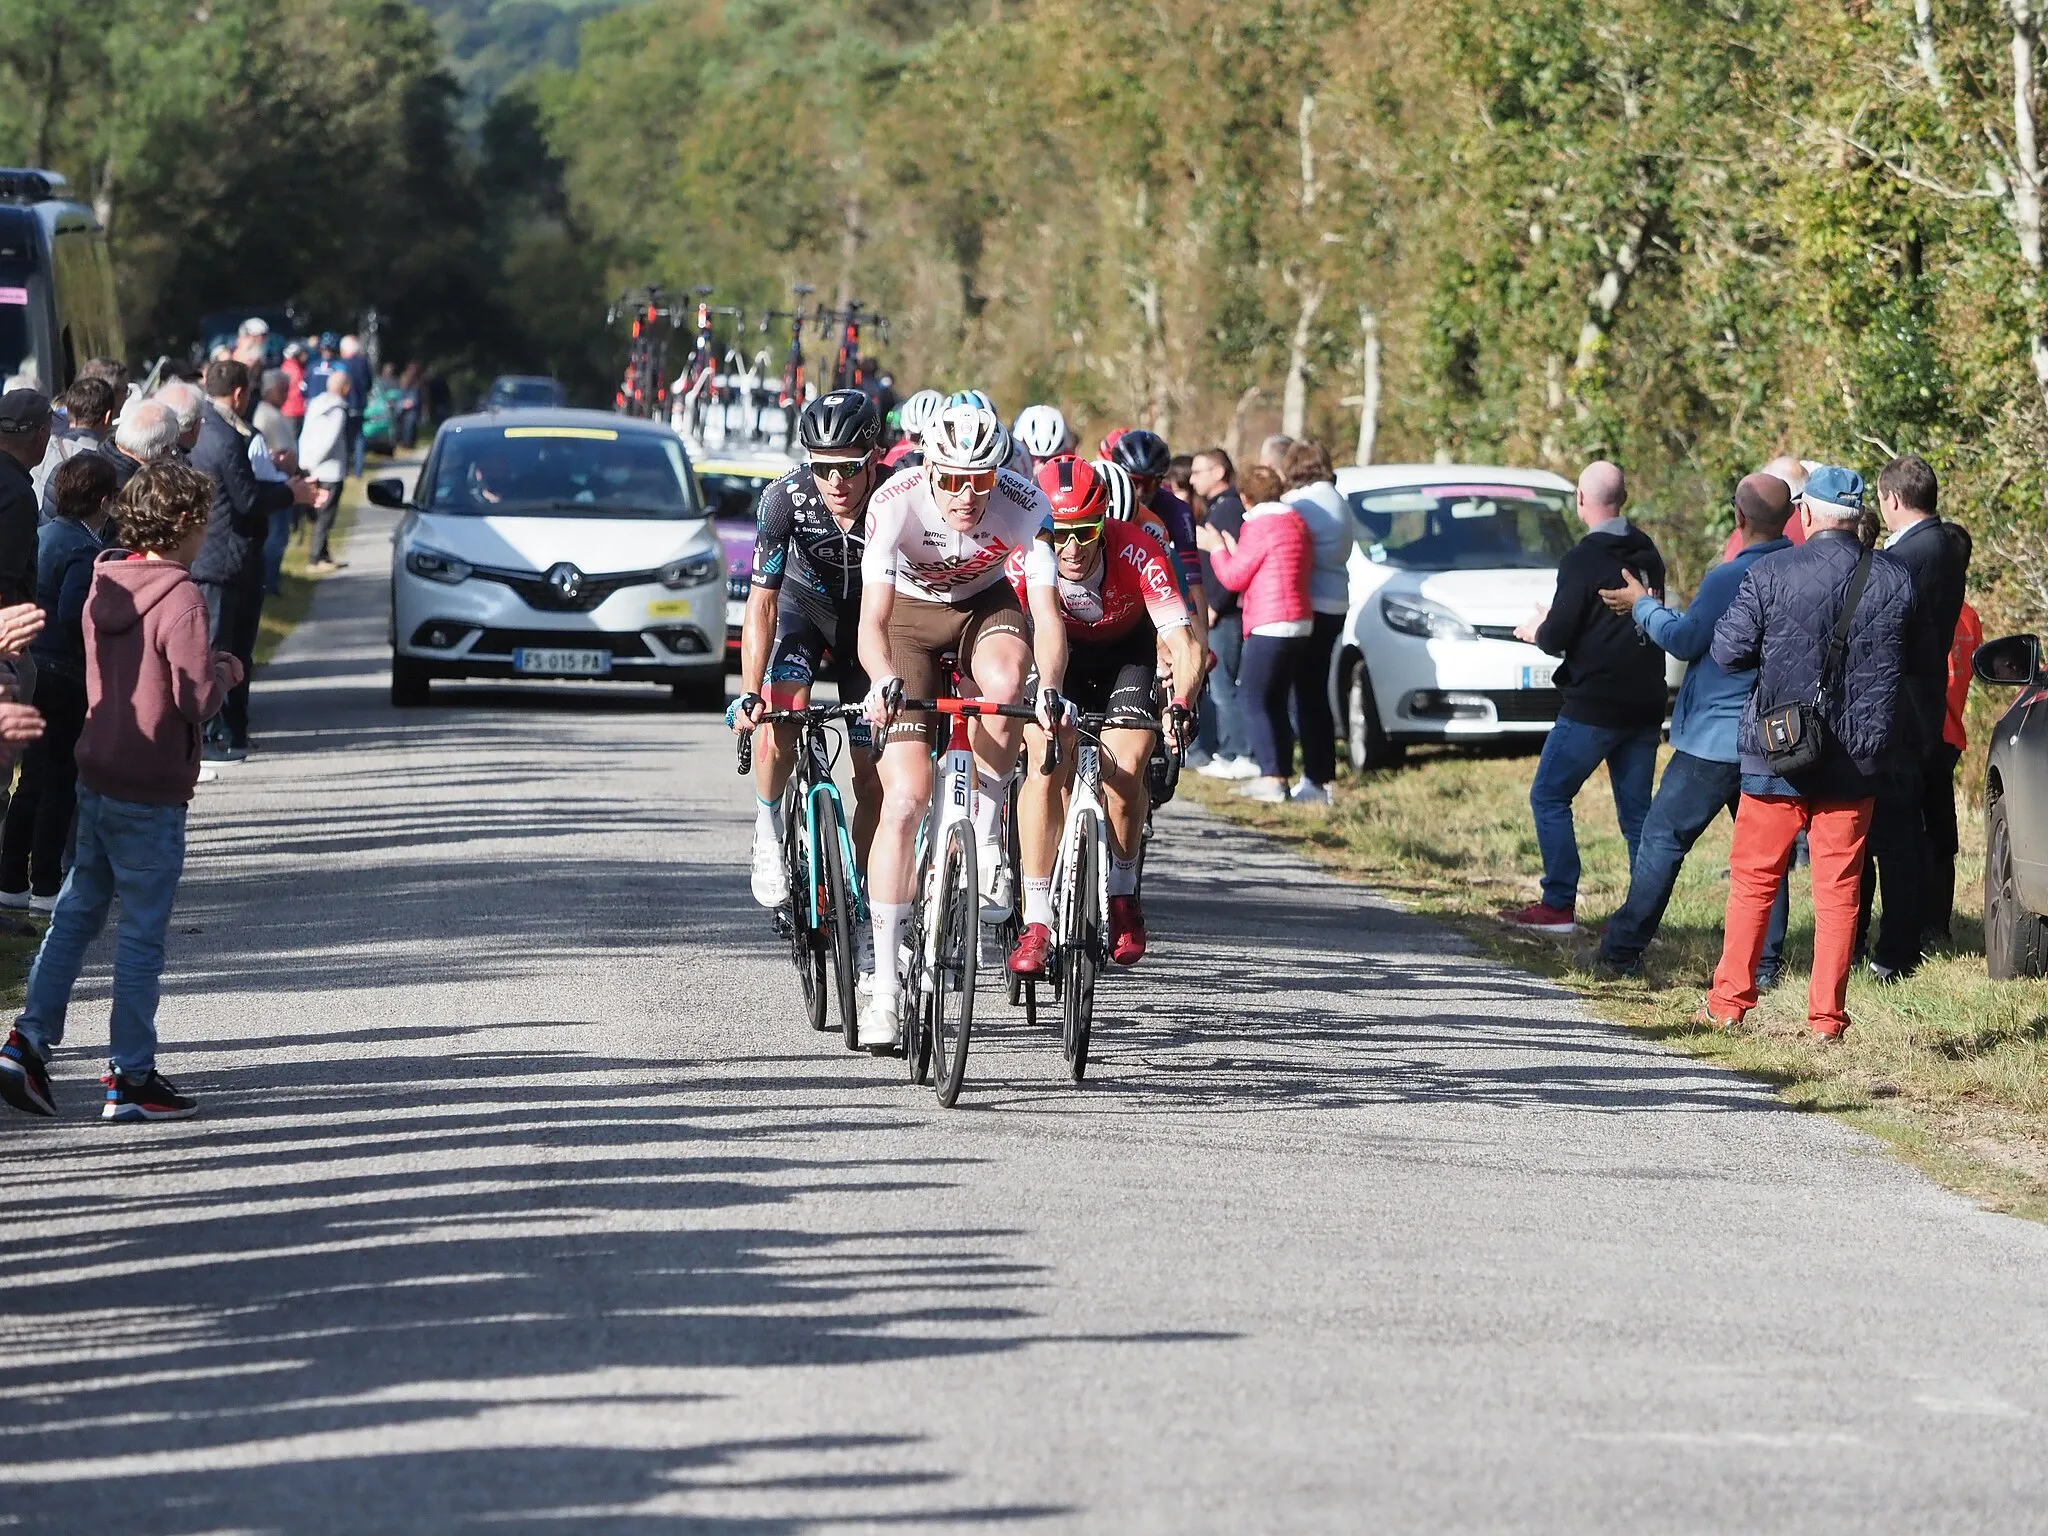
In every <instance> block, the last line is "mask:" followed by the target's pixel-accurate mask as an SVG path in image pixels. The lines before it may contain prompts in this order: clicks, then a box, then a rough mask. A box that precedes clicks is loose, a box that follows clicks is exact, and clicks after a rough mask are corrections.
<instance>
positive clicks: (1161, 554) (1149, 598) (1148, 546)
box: [1132, 533, 1189, 631]
mask: <svg viewBox="0 0 2048 1536" xmlns="http://www.w3.org/2000/svg"><path fill="white" fill-rule="evenodd" d="M1132 545H1133V547H1134V548H1135V549H1136V550H1137V551H1138V553H1139V556H1140V559H1139V561H1138V562H1137V574H1138V592H1139V595H1140V596H1141V597H1143V598H1144V600H1145V612H1146V613H1148V614H1149V615H1151V618H1152V627H1153V628H1154V629H1156V630H1160V631H1165V630H1169V629H1178V628H1179V627H1180V626H1181V625H1183V624H1186V623H1188V622H1189V620H1188V605H1187V603H1186V602H1185V601H1184V600H1183V599H1182V598H1181V595H1180V586H1179V584H1178V583H1177V582H1175V580H1174V579H1173V565H1172V563H1171V562H1170V560H1169V559H1168V556H1167V553H1166V551H1165V550H1164V549H1163V548H1161V547H1160V544H1159V541H1158V540H1157V539H1154V538H1152V537H1150V536H1149V535H1146V534H1142V533H1141V534H1137V535H1136V536H1135V537H1134V538H1133V540H1132Z"/></svg>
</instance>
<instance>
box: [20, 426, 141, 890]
mask: <svg viewBox="0 0 2048 1536" xmlns="http://www.w3.org/2000/svg"><path fill="white" fill-rule="evenodd" d="M119 480H120V477H119V476H118V475H116V474H115V473H114V465H113V462H112V461H111V460H110V459H108V458H107V457H106V456H105V455H104V454H98V453H82V454H79V455H78V456H77V457H76V458H71V459H66V460H65V461H64V462H63V463H62V464H59V465H58V466H57V472H56V473H55V474H54V475H52V476H50V489H51V492H52V500H51V507H52V509H53V514H54V515H53V516H52V517H51V518H50V520H49V521H48V522H47V523H45V524H43V526H42V530H41V532H40V533H39V534H38V535H37V537H36V602H37V603H38V604H39V605H40V606H41V608H42V610H43V621H44V622H43V632H42V633H41V634H40V635H38V636H36V638H35V641H34V643H33V644H31V645H30V646H29V656H30V658H31V659H32V660H33V661H34V662H35V697H34V699H33V700H31V702H32V703H33V704H34V705H35V707H36V710H37V711H38V712H39V713H40V714H41V715H42V717H43V734H42V737H41V738H40V739H39V740H37V741H34V742H31V743H30V744H29V748H28V750H27V751H26V752H24V753H23V754H22V758H21V778H20V780H19V781H18V782H17V783H16V785H15V787H14V798H13V799H12V800H10V801H9V802H8V804H7V821H6V825H5V827H4V829H0V907H10V908H16V909H19V908H22V907H28V908H32V909H33V910H35V911H37V912H48V911H51V910H52V909H53V908H55V907H56V905H57V888H58V887H59V886H61V885H62V884H63V883H64V870H63V860H64V844H65V843H66V842H67V841H68V840H69V838H70V836H71V813H72V812H73V811H74V810H75V809H77V805H78V766H77V762H76V760H75V759H74V758H73V756H72V752H73V749H74V748H75V747H76V746H77V745H78V733H79V732H80V731H81V730H83V729H84V728H85V628H84V625H85V594H86V590H87V589H88V588H89V587H90V586H91V585H92V563H93V560H94V559H95V558H96V557H97V556H98V554H99V552H100V550H101V549H103V548H104V547H105V541H104V538H103V534H102V530H103V529H104V528H105V527H106V525H107V523H108V521H109V520H110V519H111V518H112V516H113V512H114V496H115V493H116V490H117V488H118V485H119Z"/></svg>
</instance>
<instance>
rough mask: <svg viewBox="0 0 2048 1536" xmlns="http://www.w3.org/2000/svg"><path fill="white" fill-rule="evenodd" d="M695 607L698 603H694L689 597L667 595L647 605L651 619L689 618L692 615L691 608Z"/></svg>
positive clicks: (648, 615)
mask: <svg viewBox="0 0 2048 1536" xmlns="http://www.w3.org/2000/svg"><path fill="white" fill-rule="evenodd" d="M694 607H696V604H694V603H692V602H691V601H690V600H689V599H688V598H687V597H665V598H662V599H661V600H660V601H659V602H653V603H649V604H648V605H647V617H649V618H650V619H687V618H688V617H689V616H690V610H691V609H692V608H694Z"/></svg>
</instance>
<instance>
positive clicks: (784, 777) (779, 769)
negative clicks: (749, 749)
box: [754, 683, 811, 805]
mask: <svg viewBox="0 0 2048 1536" xmlns="http://www.w3.org/2000/svg"><path fill="white" fill-rule="evenodd" d="M765 697H766V699H767V700H768V707H769V708H770V709H806V708H808V707H809V706H810V702H811V685H810V684H809V683H801V684H799V683H770V684H769V685H768V691H767V693H766V695H765ZM794 772H796V727H795V726H794V725H791V724H788V723H787V722H785V723H783V724H780V725H771V726H769V727H768V729H767V730H765V731H761V730H757V731H755V732H754V793H755V794H757V795H759V796H760V797H761V798H762V799H763V800H765V801H766V802H768V804H770V805H780V804H781V803H782V792H783V790H785V789H786V788H788V787H789V776H790V775H791V774H792V773H794Z"/></svg>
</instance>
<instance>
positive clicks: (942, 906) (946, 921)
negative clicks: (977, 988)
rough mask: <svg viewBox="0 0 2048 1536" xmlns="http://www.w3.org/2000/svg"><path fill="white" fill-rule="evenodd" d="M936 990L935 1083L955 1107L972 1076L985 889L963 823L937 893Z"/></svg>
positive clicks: (955, 828) (954, 833) (951, 840)
mask: <svg viewBox="0 0 2048 1536" xmlns="http://www.w3.org/2000/svg"><path fill="white" fill-rule="evenodd" d="M933 900H934V905H935V907H936V910H935V911H934V912H933V914H932V921H933V924H934V938H935V942H934V944H933V955H934V964H933V966H932V972H931V976H930V978H929V982H930V986H931V1004H930V1006H931V1035H932V1083H933V1085H934V1086H935V1087H936V1088H937V1090H938V1095H939V1102H940V1103H941V1104H943V1105H945V1106H946V1108H948V1109H951V1108H952V1107H953V1103H954V1101H955V1100H957V1099H958V1098H959V1097H960V1085H961V1083H962V1082H964V1081H965V1080H966V1077H967V1037H968V1035H969V1034H970V1033H971V1032H972V1031H973V1029H974V980H975V974H974V973H975V966H976V962H977V961H978V960H979V959H980V954H979V951H980V947H981V887H980V885H979V884H978V883H977V881H976V878H975V868H974V833H973V829H972V828H971V827H970V826H969V825H968V824H967V823H966V822H964V821H956V822H954V823H953V824H952V825H951V826H950V827H948V828H947V829H946V845H945V848H944V849H943V850H942V851H941V853H940V856H939V881H938V885H937V888H936V890H935V891H934V896H933Z"/></svg>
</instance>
